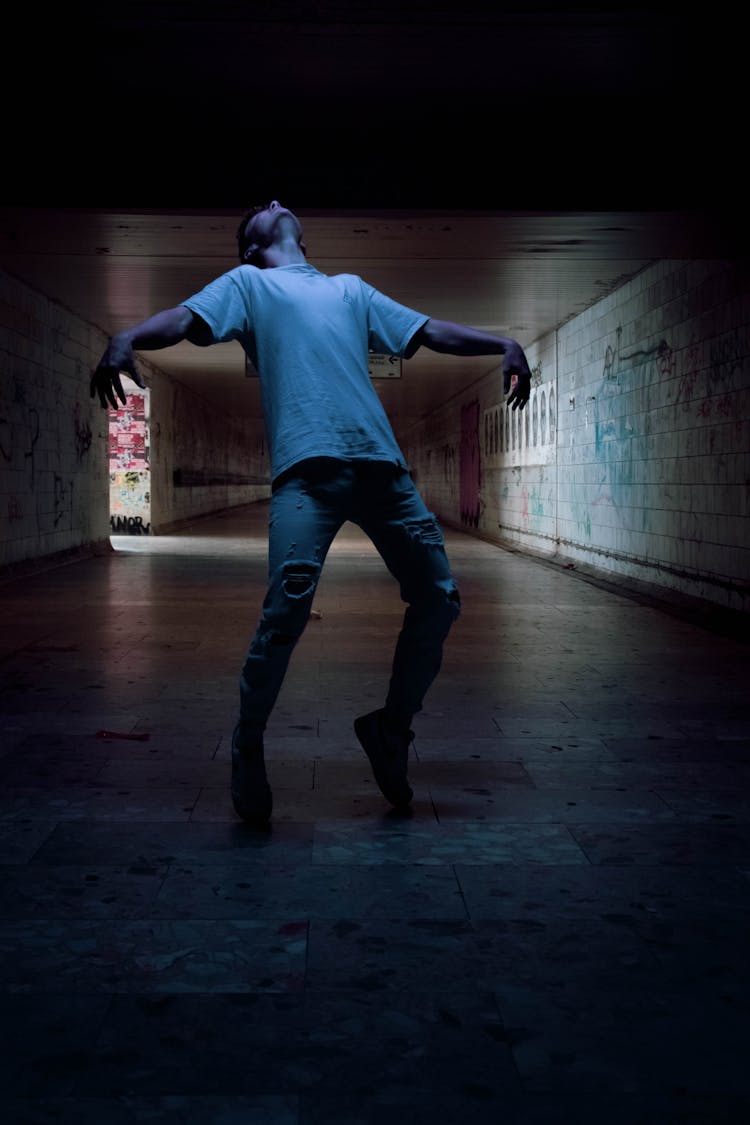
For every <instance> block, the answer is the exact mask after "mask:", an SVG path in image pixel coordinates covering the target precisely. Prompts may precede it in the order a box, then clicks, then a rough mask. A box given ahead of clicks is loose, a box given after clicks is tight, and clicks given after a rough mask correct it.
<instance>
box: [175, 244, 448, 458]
mask: <svg viewBox="0 0 750 1125" xmlns="http://www.w3.org/2000/svg"><path fill="white" fill-rule="evenodd" d="M182 304H183V305H184V306H185V307H186V308H189V309H190V310H191V311H192V312H194V313H197V315H198V316H200V317H201V318H202V319H203V320H204V321H205V322H206V324H207V325H208V327H209V329H210V330H211V333H212V337H213V340H212V342H213V343H220V342H223V341H227V340H238V341H239V343H240V344H241V345H242V347H243V348H244V349H245V351H246V352H247V354H248V355H249V357H250V359H251V360H252V362H253V364H254V366H255V367H256V369H257V371H258V374H259V376H260V381H261V394H262V400H263V412H264V416H265V423H266V434H267V438H268V446H269V451H270V457H271V477H272V479H273V478H274V477H277V476H278V475H279V473H282V472H284V470H285V469H288V468H290V467H291V466H292V465H294V464H296V463H297V462H298V461H301V460H304V459H305V458H307V457H338V458H341V459H342V460H368V461H391V462H394V463H395V464H397V465H400V466H401V467H402V468H405V467H406V464H405V461H404V457H403V454H402V452H401V450H400V449H399V447H398V444H397V442H396V438H395V436H394V434H393V430H392V428H391V424H390V422H389V420H388V417H387V415H386V413H385V410H384V409H383V406H382V404H381V402H380V399H379V398H378V395H377V393H376V391H375V388H374V387H373V385H372V381H371V379H370V375H369V371H368V349H371V350H372V351H375V352H380V353H385V354H388V355H399V356H408V355H409V354H411V353H410V350H409V344H410V341H411V340H412V337H413V336H414V334H415V332H417V330H418V329H419V328H421V327H422V325H423V324H425V323H426V322H427V320H429V317H428V316H425V315H424V314H422V313H418V312H415V311H414V309H409V308H407V307H406V306H405V305H400V304H398V302H397V301H393V300H392V299H391V298H390V297H386V296H385V295H384V294H383V293H380V292H379V291H378V290H377V289H374V288H373V287H372V286H371V285H368V284H367V282H365V281H363V280H362V278H360V277H357V276H356V275H355V274H337V275H335V276H333V277H329V276H328V275H327V274H323V273H321V272H320V271H319V270H317V269H315V267H314V266H311V265H309V264H308V263H300V264H295V265H290V266H275V267H272V268H270V269H258V267H257V266H249V265H243V266H237V267H236V268H235V269H233V270H230V271H229V272H228V273H225V274H222V275H221V276H220V277H218V278H216V280H214V281H211V282H209V284H208V285H207V286H206V287H205V288H204V289H202V290H201V291H200V292H199V293H196V294H195V295H194V296H192V297H189V298H188V299H187V300H186V301H183V302H182Z"/></svg>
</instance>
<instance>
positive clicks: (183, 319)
mask: <svg viewBox="0 0 750 1125" xmlns="http://www.w3.org/2000/svg"><path fill="white" fill-rule="evenodd" d="M209 336H210V333H209V331H208V326H207V325H206V323H205V321H203V320H202V319H201V318H200V317H199V316H195V315H194V314H193V313H192V312H191V311H190V309H188V308H186V307H185V306H184V305H178V306H177V307H176V308H174V309H165V310H164V311H163V312H158V313H155V314H154V315H153V316H151V317H149V318H148V320H144V321H143V322H142V323H141V324H136V325H134V326H133V327H132V328H125V329H124V330H123V331H122V332H118V333H117V334H116V335H114V336H112V338H111V339H110V341H109V344H108V345H107V347H106V350H105V352H104V354H103V356H102V358H101V359H100V360H99V363H98V364H97V366H96V370H95V371H94V373H93V375H92V376H91V397H92V398H94V396H95V395H97V394H98V395H99V401H100V403H101V405H102V406H103V407H104V408H105V409H106V408H107V407H108V406H112V407H114V408H115V409H117V407H118V402H117V398H119V399H120V401H121V402H122V403H123V405H124V404H125V402H126V396H125V392H124V390H123V388H122V382H121V380H120V373H121V372H124V373H125V374H126V375H129V376H130V378H131V379H132V380H133V382H135V383H136V384H137V385H138V386H139V387H145V386H146V384H145V382H144V380H143V376H142V375H141V373H140V371H139V370H138V367H137V366H136V362H135V353H136V352H138V351H156V350H158V349H159V348H169V347H171V346H172V345H173V344H179V343H180V341H181V340H189V341H190V342H191V343H193V344H199V345H205V344H208V343H210V342H211V340H210V338H209Z"/></svg>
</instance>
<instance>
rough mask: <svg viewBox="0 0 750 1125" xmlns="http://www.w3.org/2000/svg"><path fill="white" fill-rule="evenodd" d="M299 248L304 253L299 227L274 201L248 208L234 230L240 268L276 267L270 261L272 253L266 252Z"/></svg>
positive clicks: (296, 220)
mask: <svg viewBox="0 0 750 1125" xmlns="http://www.w3.org/2000/svg"><path fill="white" fill-rule="evenodd" d="M295 245H296V246H297V247H299V249H300V250H301V252H302V254H303V255H304V254H305V253H306V249H305V244H304V242H303V241H302V224H301V223H300V221H299V219H298V218H297V216H296V215H295V214H294V213H293V212H292V211H290V210H289V208H288V207H282V205H281V204H280V203H279V201H278V200H277V199H273V200H272V201H271V202H270V203H263V204H260V205H259V206H257V207H251V208H249V210H247V211H246V212H245V214H244V215H243V216H242V218H241V220H240V224H239V226H238V227H237V251H238V253H239V258H240V262H241V263H242V264H243V265H251V266H258V267H260V269H264V268H266V267H267V266H269V265H275V264H278V263H277V262H275V261H274V260H273V258H275V256H276V255H275V254H271V255H270V258H271V260H269V253H268V252H269V251H273V250H274V249H275V250H276V251H282V250H283V249H284V248H285V247H286V248H287V250H288V249H289V248H292V249H293V248H294V246H295Z"/></svg>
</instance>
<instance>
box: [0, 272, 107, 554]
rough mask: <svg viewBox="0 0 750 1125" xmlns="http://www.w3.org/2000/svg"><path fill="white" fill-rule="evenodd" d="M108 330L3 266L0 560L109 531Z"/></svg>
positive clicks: (87, 542)
mask: <svg viewBox="0 0 750 1125" xmlns="http://www.w3.org/2000/svg"><path fill="white" fill-rule="evenodd" d="M104 346H105V339H104V337H103V336H102V334H101V333H99V332H98V331H97V330H96V329H94V328H92V327H91V326H90V325H87V324H85V323H83V321H80V320H78V319H76V318H75V317H72V316H71V315H70V314H69V313H68V312H67V311H66V310H64V309H61V308H59V307H58V306H56V305H54V304H53V303H52V302H51V301H49V300H48V299H47V298H46V297H44V296H43V295H41V294H40V293H37V292H35V291H33V290H31V289H29V288H28V287H27V286H25V285H22V284H19V283H18V282H16V281H15V280H14V279H12V278H10V277H8V276H7V275H5V274H3V273H1V272H0V567H13V566H14V565H15V564H18V563H21V562H24V561H25V560H29V559H38V558H40V557H45V556H58V557H59V556H65V555H67V554H71V555H74V554H75V553H76V552H77V551H79V550H81V549H82V548H86V549H90V548H91V546H92V545H96V544H102V543H105V542H106V540H107V538H108V536H109V465H108V460H107V454H108V427H107V416H106V414H105V413H104V412H103V411H102V410H101V409H100V407H99V405H98V403H97V404H96V405H94V403H93V402H92V400H91V398H90V396H89V373H90V371H91V368H92V366H93V364H94V363H95V361H96V359H97V358H98V356H99V355H100V354H101V352H102V350H103V348H104Z"/></svg>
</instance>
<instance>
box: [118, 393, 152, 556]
mask: <svg viewBox="0 0 750 1125" xmlns="http://www.w3.org/2000/svg"><path fill="white" fill-rule="evenodd" d="M121 378H122V387H123V390H124V391H125V397H126V399H127V401H126V403H125V405H124V406H120V407H119V409H117V410H114V409H112V408H111V407H110V410H109V527H110V533H111V534H112V535H150V534H151V462H150V441H149V413H150V410H149V406H150V392H149V390H148V388H141V387H139V386H138V385H137V384H136V383H134V382H133V381H132V379H128V378H127V376H125V375H123V376H121Z"/></svg>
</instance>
